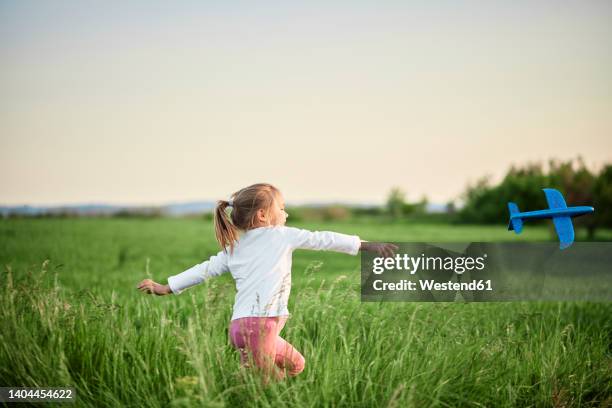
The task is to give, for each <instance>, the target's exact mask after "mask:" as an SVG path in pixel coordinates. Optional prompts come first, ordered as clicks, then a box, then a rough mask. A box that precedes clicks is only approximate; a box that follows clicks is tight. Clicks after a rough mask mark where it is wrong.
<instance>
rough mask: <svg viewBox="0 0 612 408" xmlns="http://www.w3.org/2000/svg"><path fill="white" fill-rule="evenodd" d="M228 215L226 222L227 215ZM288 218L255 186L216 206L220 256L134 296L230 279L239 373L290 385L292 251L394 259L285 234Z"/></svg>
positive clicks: (363, 246) (377, 248)
mask: <svg viewBox="0 0 612 408" xmlns="http://www.w3.org/2000/svg"><path fill="white" fill-rule="evenodd" d="M228 207H229V208H230V209H231V213H230V215H229V216H228V214H227V212H226V209H227V208H228ZM287 217H288V214H287V212H286V211H285V201H284V198H283V195H282V194H281V193H280V191H279V190H278V189H277V188H276V187H274V186H272V185H270V184H264V183H260V184H254V185H252V186H249V187H245V188H243V189H242V190H239V191H237V192H235V193H234V194H232V196H231V201H224V200H221V201H219V202H218V204H217V207H216V209H215V235H216V238H217V241H218V242H219V244H220V246H221V248H222V250H221V251H220V252H219V253H218V254H217V255H215V256H212V257H211V258H210V259H209V260H207V261H204V262H203V263H201V264H198V265H195V266H193V267H192V268H190V269H188V270H186V271H185V272H182V273H180V274H178V275H175V276H171V277H169V278H168V284H167V285H162V284H159V283H156V282H153V281H152V280H151V279H145V280H143V281H142V282H140V284H139V285H138V289H139V290H141V291H143V292H145V293H150V294H152V293H154V294H156V295H167V294H170V293H175V294H179V293H181V292H182V291H183V290H185V289H186V288H189V287H191V286H194V285H197V284H199V283H201V282H203V281H204V280H206V279H208V278H210V277H213V276H218V275H221V274H222V273H225V272H228V271H229V272H230V273H231V274H232V277H233V278H234V280H235V282H236V289H237V293H236V299H235V303H234V308H233V314H232V318H231V323H230V328H229V336H230V340H231V343H232V345H233V347H235V348H236V349H238V350H239V351H240V360H241V364H242V365H243V366H250V365H251V364H254V365H255V366H256V367H257V368H258V369H260V370H261V371H262V372H263V374H264V382H266V383H267V378H268V376H269V375H272V376H273V377H274V378H276V379H282V378H285V376H286V375H288V376H290V377H294V376H296V375H298V374H299V373H301V372H302V370H304V364H305V361H304V357H303V356H302V354H300V353H299V352H298V351H297V350H296V349H295V348H294V347H293V346H292V345H291V344H290V343H288V342H287V341H285V340H284V339H283V338H282V337H280V336H279V334H280V332H281V330H282V329H283V326H284V325H285V322H286V320H287V318H288V317H289V316H290V313H289V311H288V309H287V302H288V299H289V292H290V290H291V255H292V253H293V251H294V250H295V249H314V250H329V251H336V252H343V253H347V254H350V255H356V254H357V253H358V252H359V250H368V251H374V252H376V253H378V254H379V255H381V256H391V257H392V256H394V251H395V250H397V247H396V246H395V245H392V244H383V243H373V242H366V241H361V240H360V239H359V237H358V236H351V235H344V234H339V233H335V232H329V231H323V232H311V231H307V230H303V229H297V228H291V227H285V222H286V220H287Z"/></svg>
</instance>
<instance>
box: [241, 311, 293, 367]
mask: <svg viewBox="0 0 612 408" xmlns="http://www.w3.org/2000/svg"><path fill="white" fill-rule="evenodd" d="M286 321H287V316H274V317H242V318H240V319H236V320H232V322H231V324H230V330H229V334H230V339H231V342H232V345H233V346H234V347H235V348H237V349H238V350H239V351H240V362H241V364H242V365H243V366H249V359H250V358H252V359H253V362H254V363H255V365H256V366H257V367H258V368H260V369H262V370H263V371H264V373H270V372H272V374H273V375H274V376H275V377H276V378H277V379H282V378H284V377H285V370H287V375H289V376H290V377H294V376H296V375H298V374H299V373H301V372H302V371H303V370H304V364H305V360H304V357H303V356H302V355H301V354H300V352H299V351H297V350H296V349H295V348H294V347H293V346H292V345H291V344H290V343H288V342H287V341H285V340H284V339H283V338H282V337H280V336H279V334H280V332H281V330H282V329H283V327H284V326H285V323H286ZM276 367H278V368H279V369H280V370H278V369H277V368H276Z"/></svg>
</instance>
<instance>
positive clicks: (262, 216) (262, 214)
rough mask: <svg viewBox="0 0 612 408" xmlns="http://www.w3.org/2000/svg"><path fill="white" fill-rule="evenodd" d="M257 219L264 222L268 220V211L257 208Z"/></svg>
mask: <svg viewBox="0 0 612 408" xmlns="http://www.w3.org/2000/svg"><path fill="white" fill-rule="evenodd" d="M257 220H258V221H259V222H262V223H265V222H266V212H265V211H264V210H263V208H260V209H259V210H257Z"/></svg>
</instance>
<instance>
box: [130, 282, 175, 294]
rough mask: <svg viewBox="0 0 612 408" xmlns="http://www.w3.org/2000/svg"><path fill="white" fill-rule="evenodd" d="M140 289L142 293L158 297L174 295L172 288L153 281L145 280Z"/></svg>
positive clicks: (139, 286)
mask: <svg viewBox="0 0 612 408" xmlns="http://www.w3.org/2000/svg"><path fill="white" fill-rule="evenodd" d="M138 289H139V290H140V291H141V292H145V293H148V294H156V295H157V296H163V295H169V294H171V293H172V291H171V290H170V286H168V285H160V284H159V283H157V282H154V281H152V280H151V279H145V280H143V281H142V282H140V283H139V284H138Z"/></svg>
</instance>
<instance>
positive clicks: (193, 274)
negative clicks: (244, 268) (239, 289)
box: [137, 251, 229, 296]
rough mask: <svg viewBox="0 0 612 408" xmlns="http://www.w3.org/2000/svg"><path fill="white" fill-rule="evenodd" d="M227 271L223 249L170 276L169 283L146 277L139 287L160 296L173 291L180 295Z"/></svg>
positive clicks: (225, 255) (143, 290)
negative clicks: (205, 259)
mask: <svg viewBox="0 0 612 408" xmlns="http://www.w3.org/2000/svg"><path fill="white" fill-rule="evenodd" d="M227 271H229V268H228V267H227V254H226V253H225V252H224V251H221V252H219V253H218V254H217V255H214V256H211V257H210V259H208V260H207V261H204V262H202V263H200V264H197V265H194V266H192V267H191V268H189V269H187V270H186V271H184V272H181V273H179V274H178V275H173V276H170V277H169V278H168V284H167V285H162V284H159V283H157V282H154V281H153V280H151V279H145V280H143V281H142V282H140V283H139V284H138V287H137V289H139V290H141V291H142V292H145V293H150V294H151V293H153V294H156V295H158V296H163V295H169V294H171V293H174V294H176V295H178V294H179V293H181V292H182V291H184V290H185V289H187V288H190V287H192V286H195V285H197V284H199V283H202V282H204V281H205V280H207V279H209V278H211V277H213V276H218V275H221V274H222V273H224V272H227Z"/></svg>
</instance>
